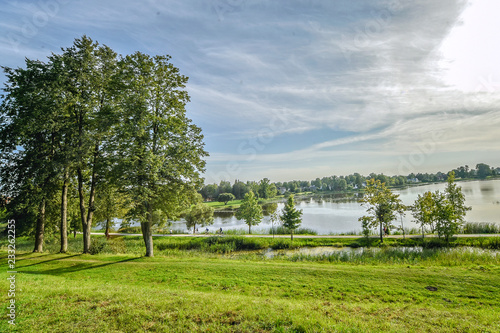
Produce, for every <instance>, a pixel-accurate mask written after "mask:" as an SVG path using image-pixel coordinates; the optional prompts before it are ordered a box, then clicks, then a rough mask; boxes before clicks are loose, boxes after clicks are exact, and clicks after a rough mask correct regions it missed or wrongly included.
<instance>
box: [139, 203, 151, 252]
mask: <svg viewBox="0 0 500 333" xmlns="http://www.w3.org/2000/svg"><path fill="white" fill-rule="evenodd" d="M147 218H148V220H147V222H141V229H142V238H143V239H144V245H146V257H153V256H154V254H153V233H152V231H151V226H152V224H153V207H151V206H150V205H148V216H147Z"/></svg>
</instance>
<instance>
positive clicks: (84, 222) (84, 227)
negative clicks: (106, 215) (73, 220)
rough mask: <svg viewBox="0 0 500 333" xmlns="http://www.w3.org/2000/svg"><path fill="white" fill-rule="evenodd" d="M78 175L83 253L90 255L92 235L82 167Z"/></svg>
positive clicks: (78, 170)
mask: <svg viewBox="0 0 500 333" xmlns="http://www.w3.org/2000/svg"><path fill="white" fill-rule="evenodd" d="M77 173H78V196H79V199H80V217H81V219H82V231H83V253H89V249H90V233H88V232H87V230H88V229H87V225H88V223H87V215H86V211H87V210H86V209H85V193H84V190H83V174H82V169H81V168H80V167H78V168H77Z"/></svg>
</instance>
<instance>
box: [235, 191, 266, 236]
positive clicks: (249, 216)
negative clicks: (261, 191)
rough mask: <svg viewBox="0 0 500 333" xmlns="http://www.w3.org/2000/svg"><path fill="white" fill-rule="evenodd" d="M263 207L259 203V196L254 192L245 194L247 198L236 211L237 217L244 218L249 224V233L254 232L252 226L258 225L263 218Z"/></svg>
mask: <svg viewBox="0 0 500 333" xmlns="http://www.w3.org/2000/svg"><path fill="white" fill-rule="evenodd" d="M262 217H263V215H262V207H261V206H260V205H259V204H258V202H257V198H255V195H254V194H253V192H249V193H247V194H245V198H244V199H243V201H242V202H241V206H240V208H238V210H237V211H236V218H237V219H239V220H244V221H245V223H246V224H247V225H248V233H249V234H250V233H252V229H251V227H252V226H253V225H258V224H259V223H260V221H261V220H262Z"/></svg>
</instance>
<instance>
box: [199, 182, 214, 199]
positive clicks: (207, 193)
mask: <svg viewBox="0 0 500 333" xmlns="http://www.w3.org/2000/svg"><path fill="white" fill-rule="evenodd" d="M200 193H201V195H202V196H203V198H204V199H205V200H213V199H215V198H216V197H217V193H218V186H217V184H208V185H205V186H203V188H202V189H201V192H200Z"/></svg>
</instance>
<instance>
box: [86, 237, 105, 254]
mask: <svg viewBox="0 0 500 333" xmlns="http://www.w3.org/2000/svg"><path fill="white" fill-rule="evenodd" d="M106 245H107V244H106V240H105V239H103V238H97V239H95V240H94V241H93V242H92V244H90V247H89V253H90V254H92V255H94V254H99V253H102V252H103V251H104V249H105V248H106Z"/></svg>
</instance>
